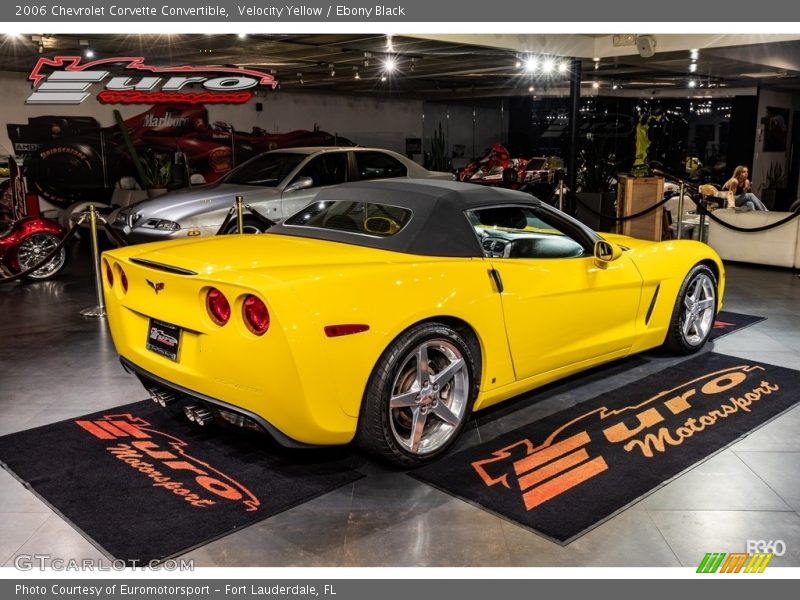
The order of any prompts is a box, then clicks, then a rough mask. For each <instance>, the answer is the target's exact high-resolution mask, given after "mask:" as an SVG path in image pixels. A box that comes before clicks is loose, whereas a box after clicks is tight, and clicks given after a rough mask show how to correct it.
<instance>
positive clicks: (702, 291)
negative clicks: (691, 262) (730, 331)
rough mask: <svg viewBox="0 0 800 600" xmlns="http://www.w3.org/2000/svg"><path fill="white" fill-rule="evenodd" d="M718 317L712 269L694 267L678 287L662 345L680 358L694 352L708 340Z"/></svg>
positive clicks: (715, 286) (702, 266)
mask: <svg viewBox="0 0 800 600" xmlns="http://www.w3.org/2000/svg"><path fill="white" fill-rule="evenodd" d="M716 313H717V280H716V278H715V277H714V273H712V271H711V269H709V268H708V267H707V266H705V265H697V266H695V267H694V268H693V269H692V270H691V271H689V274H688V275H687V276H686V279H684V281H683V285H681V289H680V292H679V293H678V298H677V299H676V301H675V308H674V309H673V311H672V319H671V321H670V324H669V329H668V331H667V339H666V342H665V345H666V346H667V347H668V348H669V349H670V350H672V351H674V352H678V353H680V354H692V353H693V352H697V351H698V350H700V348H702V347H703V345H704V344H705V343H706V341H707V340H708V336H709V335H711V330H712V329H713V328H714V320H715V318H716Z"/></svg>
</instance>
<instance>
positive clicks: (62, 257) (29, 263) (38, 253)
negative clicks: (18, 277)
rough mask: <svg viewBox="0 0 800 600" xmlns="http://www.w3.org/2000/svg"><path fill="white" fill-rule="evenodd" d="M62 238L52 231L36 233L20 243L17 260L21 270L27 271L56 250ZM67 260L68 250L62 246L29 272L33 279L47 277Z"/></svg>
mask: <svg viewBox="0 0 800 600" xmlns="http://www.w3.org/2000/svg"><path fill="white" fill-rule="evenodd" d="M60 243H61V240H60V239H59V238H58V237H57V236H55V235H53V234H51V233H35V234H33V235H32V236H30V237H29V238H27V239H26V240H25V241H24V242H22V243H21V244H20V245H19V249H18V250H17V262H18V263H19V268H20V270H21V271H27V270H28V269H30V268H31V267H33V266H35V265H37V264H38V263H40V262H41V261H42V259H43V258H44V257H46V256H47V255H48V254H50V253H51V252H52V251H53V250H55V248H56V246H58V244H60ZM66 260H67V251H66V249H64V248H62V249H61V251H60V252H58V253H56V255H55V256H53V258H51V259H50V260H49V261H48V262H47V263H46V264H44V265H42V267H41V268H39V269H36V270H35V271H33V272H32V273H28V277H29V278H31V279H47V278H48V277H50V276H51V275H53V274H54V273H56V272H57V271H59V270H60V269H61V267H63V266H64V262H65V261H66Z"/></svg>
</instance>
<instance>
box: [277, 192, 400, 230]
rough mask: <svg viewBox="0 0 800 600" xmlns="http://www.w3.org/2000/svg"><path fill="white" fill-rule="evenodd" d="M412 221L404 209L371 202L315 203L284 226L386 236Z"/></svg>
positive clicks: (288, 220)
mask: <svg viewBox="0 0 800 600" xmlns="http://www.w3.org/2000/svg"><path fill="white" fill-rule="evenodd" d="M410 220H411V211H410V210H408V209H407V208H400V207H397V206H389V205H386V204H375V203H372V202H348V201H338V202H332V201H328V202H315V203H313V204H311V205H309V206H307V207H306V208H304V209H303V210H301V211H300V212H299V213H297V214H296V215H294V216H293V217H290V218H289V219H287V220H286V225H295V226H303V227H316V228H318V229H329V230H334V231H346V232H348V233H360V234H365V235H374V236H379V237H389V236H393V235H395V234H396V233H397V232H399V231H400V230H401V229H403V227H405V226H406V224H407V223H408V222H409V221H410Z"/></svg>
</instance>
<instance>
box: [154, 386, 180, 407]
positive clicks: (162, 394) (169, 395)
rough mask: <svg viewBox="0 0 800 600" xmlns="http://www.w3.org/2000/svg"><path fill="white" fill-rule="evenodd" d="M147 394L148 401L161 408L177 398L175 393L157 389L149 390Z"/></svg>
mask: <svg viewBox="0 0 800 600" xmlns="http://www.w3.org/2000/svg"><path fill="white" fill-rule="evenodd" d="M147 392H148V393H149V394H150V399H151V400H152V401H153V402H155V403H156V404H158V405H159V406H161V407H162V408H166V407H167V406H169V405H170V404H172V403H173V402H175V401H176V400H178V398H179V396H178V394H176V393H175V392H170V391H169V390H163V389H159V388H150V389H148V390H147Z"/></svg>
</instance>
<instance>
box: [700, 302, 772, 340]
mask: <svg viewBox="0 0 800 600" xmlns="http://www.w3.org/2000/svg"><path fill="white" fill-rule="evenodd" d="M765 319H766V317H754V316H753V315H744V314H742V313H735V312H728V311H727V310H722V311H720V313H719V314H718V315H717V320H716V321H715V322H714V329H712V330H711V337H709V338H708V340H709V341H710V342H713V341H714V340H718V339H719V338H721V337H722V336H724V335H728V334H729V333H733V332H734V331H739V330H740V329H744V328H745V327H750V325H755V324H756V323H760V322H761V321H764V320H765Z"/></svg>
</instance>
